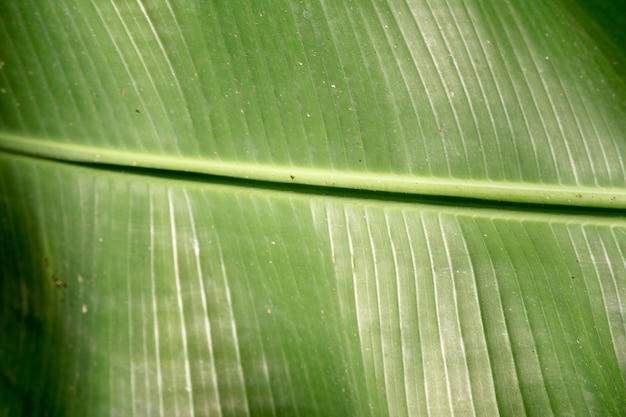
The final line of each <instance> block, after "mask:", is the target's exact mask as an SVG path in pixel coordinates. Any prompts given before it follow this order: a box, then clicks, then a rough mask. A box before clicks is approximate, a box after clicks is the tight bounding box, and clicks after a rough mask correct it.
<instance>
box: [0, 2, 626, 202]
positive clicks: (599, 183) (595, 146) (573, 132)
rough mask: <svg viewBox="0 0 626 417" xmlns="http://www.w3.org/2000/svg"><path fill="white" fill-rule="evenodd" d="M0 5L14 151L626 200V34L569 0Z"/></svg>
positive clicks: (7, 136)
mask: <svg viewBox="0 0 626 417" xmlns="http://www.w3.org/2000/svg"><path fill="white" fill-rule="evenodd" d="M0 7H1V8H2V9H0V10H1V12H2V15H3V19H2V21H1V23H2V27H0V30H1V32H0V33H1V36H2V43H3V46H2V50H3V53H2V55H3V57H2V59H3V62H4V65H3V69H2V72H1V76H2V78H1V80H2V82H3V84H4V87H3V90H2V91H3V94H1V95H0V99H1V100H2V108H3V110H2V112H1V113H0V125H1V126H2V130H3V132H4V135H3V139H2V144H3V147H5V148H9V149H14V150H20V151H28V152H33V150H36V151H37V152H39V153H40V154H43V155H45V156H62V157H72V158H76V159H80V160H87V161H101V162H106V163H115V164H117V163H120V162H122V163H124V164H131V163H134V164H137V165H138V166H151V167H155V168H168V169H174V170H191V171H199V172H205V173H211V174H219V175H227V176H237V177H249V178H256V179H263V180H272V181H289V180H290V179H291V177H294V180H295V182H298V183H300V182H302V183H308V184H316V185H334V186H340V187H347V188H362V189H363V188H367V189H376V190H381V189H385V190H388V191H400V192H409V193H422V194H438V195H461V196H465V197H479V198H495V199H500V200H509V201H528V202H555V201H556V202H558V203H559V204H582V205H600V206H611V205H613V206H615V204H617V203H616V201H618V202H619V205H618V206H621V207H623V206H626V195H624V187H625V186H626V161H625V160H624V155H626V134H625V132H626V117H624V115H625V113H626V112H625V108H626V102H625V100H624V97H626V85H625V83H624V77H623V71H622V70H621V68H622V67H624V66H626V60H625V53H624V48H623V44H619V43H616V42H617V41H619V39H614V38H610V37H609V38H608V39H606V38H607V36H606V33H605V32H603V31H601V30H600V29H599V28H598V27H597V26H598V23H597V22H596V21H594V20H593V19H592V18H591V17H590V16H589V14H588V13H585V12H584V10H583V9H581V7H579V6H577V5H576V4H573V3H572V2H571V1H564V0H562V1H560V2H546V1H541V2H537V4H534V5H533V7H528V5H527V4H526V2H521V1H510V2H504V3H502V4H500V3H497V4H496V3H492V2H486V1H478V0H474V1H459V0H456V1H427V0H411V1H408V2H381V1H373V0H372V1H359V2H355V1H347V0H346V1H334V2H325V1H321V2H320V1H311V2H299V1H294V0H279V1H275V0H272V1H255V2H247V1H235V2H220V1H185V2H170V1H165V0H158V1H145V0H141V1H110V2H104V3H102V2H83V3H78V2H76V1H72V0H66V1H63V0H61V1H58V2H49V3H47V4H43V5H42V4H39V2H34V1H19V2H18V1H8V2H4V4H3V5H2V6H0ZM610 19H611V18H605V20H604V21H603V22H602V23H606V22H608V23H607V24H608V25H609V27H611V28H613V27H615V26H616V25H617V24H619V23H620V22H619V21H618V22H613V21H612V20H610ZM622 27H623V26H622ZM123 151H130V153H128V152H126V153H125V154H124V153H123ZM583 191H584V192H583ZM548 194H549V195H548ZM578 194H581V195H582V196H583V197H582V198H583V202H579V201H578V199H576V198H574V196H576V195H578Z"/></svg>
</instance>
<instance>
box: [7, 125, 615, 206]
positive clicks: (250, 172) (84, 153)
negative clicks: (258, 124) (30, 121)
mask: <svg viewBox="0 0 626 417" xmlns="http://www.w3.org/2000/svg"><path fill="white" fill-rule="evenodd" d="M0 149H4V150H5V151H8V152H14V153H22V154H26V155H30V156H35V157H40V158H46V159H54V160H61V161H72V162H83V163H90V164H102V165H108V166H118V167H129V168H149V169H159V170H164V171H169V172H172V173H176V172H178V173H198V174H207V175H214V176H219V177H225V178H233V179H244V180H254V181H263V182H268V183H276V184H282V185H308V186H316V187H328V188H332V189H351V190H359V191H374V192H384V193H398V194H405V195H409V196H410V195H420V196H437V197H448V198H450V197H451V198H462V199H463V198H464V199H473V200H483V201H487V202H505V203H521V204H531V205H534V204H537V205H555V206H570V207H576V208H592V209H594V208H595V209H598V208H600V209H626V190H624V189H619V188H601V187H589V186H584V187H583V186H570V185H550V184H531V183H512V182H496V181H484V180H482V181H480V180H461V179H444V178H429V177H409V176H400V175H392V174H386V173H372V172H348V171H333V170H329V169H310V168H302V167H289V166H274V165H272V166H267V165H261V164H253V163H242V162H222V161H210V160H202V159H194V158H190V157H183V156H169V155H157V154H149V153H140V152H134V151H127V150H118V149H108V148H100V147H95V146H84V145H76V144H68V143H60V142H51V141H46V140H45V139H41V138H32V137H24V136H20V135H14V134H10V133H0Z"/></svg>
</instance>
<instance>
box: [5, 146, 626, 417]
mask: <svg viewBox="0 0 626 417" xmlns="http://www.w3.org/2000/svg"><path fill="white" fill-rule="evenodd" d="M2 166H3V171H2V174H3V176H4V177H5V178H6V177H8V178H13V179H14V180H15V181H14V182H13V185H12V186H13V187H14V188H13V189H11V190H7V189H2V190H0V191H2V193H3V195H9V196H12V198H11V199H9V200H7V199H6V198H5V199H4V200H3V207H2V210H3V211H2V213H4V218H3V223H2V226H3V230H2V232H3V236H11V237H13V240H12V241H11V242H9V244H5V245H4V247H3V253H2V258H3V259H4V262H3V265H2V268H3V276H5V277H12V278H14V279H12V280H7V279H3V281H2V287H3V288H2V293H1V294H2V306H3V311H2V315H1V317H2V318H3V328H4V329H5V331H4V333H5V337H6V338H5V340H11V341H12V343H11V344H6V345H5V346H4V348H3V351H2V353H3V355H2V358H1V359H2V362H1V365H2V369H3V383H4V388H5V390H6V389H7V384H8V386H9V387H11V388H12V389H13V390H14V391H13V393H14V394H15V396H14V397H13V400H14V403H13V404H14V406H15V407H16V408H15V409H11V411H13V412H14V414H10V415H19V413H17V412H16V410H20V407H22V408H21V409H22V410H26V408H25V407H27V406H28V407H31V408H30V409H28V411H29V412H32V414H28V415H41V414H45V412H48V413H49V414H50V415H61V414H62V412H63V413H66V414H63V415H86V414H89V415H109V414H110V413H113V414H116V415H164V416H169V415H224V416H239V415H307V416H315V415H319V416H328V415H361V416H365V415H372V416H381V415H393V416H398V415H427V414H437V415H452V414H458V415H498V414H502V415H524V414H528V415H547V414H552V413H554V414H556V415H566V414H587V415H620V414H622V413H623V412H624V404H626V387H625V384H624V375H625V373H624V370H625V369H624V364H626V326H625V323H626V322H625V321H624V307H623V306H624V302H625V301H624V300H625V299H626V285H625V282H624V279H623V277H624V276H626V262H625V261H624V259H625V255H626V225H625V224H624V218H623V217H620V218H614V217H609V218H596V217H590V216H586V215H580V214H579V215H568V214H558V213H550V214H546V213H529V212H523V211H521V212H520V211H510V210H509V211H507V210H501V209H495V208H491V209H486V208H476V207H464V208H463V207H451V206H448V207H445V206H441V205H439V204H434V205H433V204H428V203H420V202H417V201H412V202H403V201H391V200H384V201H381V200H376V199H371V198H365V197H364V198H354V197H352V198H346V197H343V196H320V195H316V194H309V193H306V192H294V191H289V190H264V189H257V190H251V189H250V188H249V187H246V186H241V185H238V184H227V183H222V184H209V183H206V182H204V181H189V180H167V179H155V178H153V177H150V176H145V175H139V174H121V173H111V172H109V171H107V170H100V169H93V168H85V167H78V166H71V165H69V166H68V165H66V164H62V163H54V162H42V161H37V160H32V159H29V158H25V157H15V156H8V155H4V154H3V155H2ZM68 243H69V244H68ZM15 254H21V255H22V256H18V257H15ZM33 360H35V362H30V361H33ZM31 364H32V365H34V366H29V365H31ZM24 368H26V369H27V371H25V370H24ZM5 395H6V394H5ZM23 398H28V401H27V402H25V403H22V404H20V400H21V399H23ZM4 400H5V401H6V400H7V399H6V398H5V399H4ZM5 407H6V405H5ZM5 410H6V408H5Z"/></svg>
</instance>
